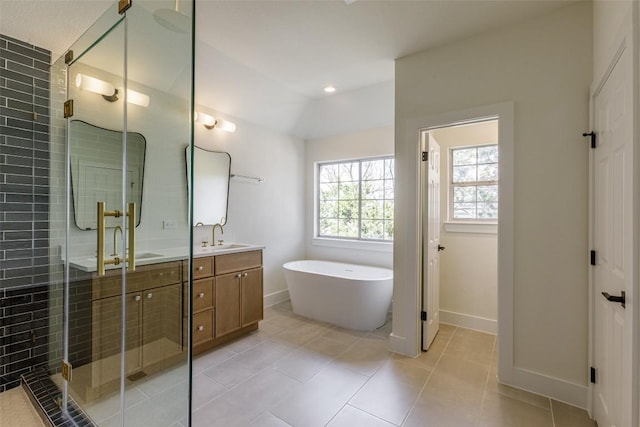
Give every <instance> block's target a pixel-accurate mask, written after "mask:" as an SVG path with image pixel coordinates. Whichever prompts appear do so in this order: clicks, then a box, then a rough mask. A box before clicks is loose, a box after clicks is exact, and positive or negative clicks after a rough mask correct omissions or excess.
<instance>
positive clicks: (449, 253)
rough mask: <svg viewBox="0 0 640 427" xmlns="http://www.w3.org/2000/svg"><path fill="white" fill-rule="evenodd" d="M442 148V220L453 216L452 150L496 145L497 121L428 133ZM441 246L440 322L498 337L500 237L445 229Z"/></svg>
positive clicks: (441, 237)
mask: <svg viewBox="0 0 640 427" xmlns="http://www.w3.org/2000/svg"><path fill="white" fill-rule="evenodd" d="M429 133H430V135H431V136H432V137H433V138H434V139H435V140H436V141H437V142H438V144H440V152H441V156H440V170H441V171H442V172H441V174H440V186H441V187H440V188H441V192H440V200H441V210H440V218H442V222H443V224H444V223H446V222H447V218H448V212H449V209H448V207H449V203H448V201H449V187H450V178H451V177H450V174H451V173H450V167H449V165H450V162H451V160H450V156H449V150H450V149H451V148H455V147H462V146H468V145H480V144H491V143H496V142H498V122H497V121H495V120H492V121H487V122H482V123H474V124H469V125H464V126H455V127H446V128H442V129H436V130H433V131H430V132H429ZM440 244H441V245H442V246H444V247H445V248H446V250H445V251H444V252H442V253H441V255H440V319H441V321H443V322H445V323H451V324H454V325H459V326H465V327H471V328H474V329H479V330H485V331H487V332H495V330H496V329H495V321H496V319H497V314H498V313H497V311H498V306H497V303H498V296H497V291H498V236H497V234H495V232H494V233H492V234H491V233H490V234H482V233H477V232H473V231H471V232H450V231H447V230H446V227H444V226H443V227H442V231H441V233H440Z"/></svg>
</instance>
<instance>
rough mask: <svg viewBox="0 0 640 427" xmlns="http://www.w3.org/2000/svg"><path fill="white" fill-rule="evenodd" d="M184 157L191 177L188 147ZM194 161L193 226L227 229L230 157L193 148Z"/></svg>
mask: <svg viewBox="0 0 640 427" xmlns="http://www.w3.org/2000/svg"><path fill="white" fill-rule="evenodd" d="M185 154H186V160H187V177H188V176H189V174H190V173H191V156H190V153H189V147H187V148H186V150H185ZM193 158H194V160H193V163H194V167H193V223H194V224H197V223H199V222H201V223H203V224H205V225H211V224H222V225H224V224H225V223H226V222H227V210H228V202H229V178H230V175H231V156H230V155H229V153H224V152H219V151H209V150H205V149H202V148H199V147H194V152H193ZM188 182H189V180H188V179H187V183H188ZM187 187H188V186H187Z"/></svg>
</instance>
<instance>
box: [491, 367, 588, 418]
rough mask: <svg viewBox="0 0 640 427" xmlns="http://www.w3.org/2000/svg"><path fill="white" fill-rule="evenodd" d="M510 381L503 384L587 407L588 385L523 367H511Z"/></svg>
mask: <svg viewBox="0 0 640 427" xmlns="http://www.w3.org/2000/svg"><path fill="white" fill-rule="evenodd" d="M511 374H512V375H511V381H509V382H503V381H501V379H500V378H499V380H500V382H502V383H503V384H506V385H509V386H512V387H515V388H519V389H522V390H526V391H529V392H531V393H536V394H540V395H542V396H546V397H549V398H551V399H555V400H558V401H560V402H564V403H567V404H569V405H572V406H577V407H578V408H582V409H585V408H586V407H587V393H588V387H587V386H586V385H580V384H576V383H572V382H569V381H565V380H561V379H559V378H554V377H550V376H547V375H544V374H540V373H538V372H533V371H529V370H527V369H523V368H515V367H514V368H513V370H512V371H511Z"/></svg>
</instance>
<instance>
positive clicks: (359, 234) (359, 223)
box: [358, 160, 362, 240]
mask: <svg viewBox="0 0 640 427" xmlns="http://www.w3.org/2000/svg"><path fill="white" fill-rule="evenodd" d="M358 240H362V160H359V161H358Z"/></svg>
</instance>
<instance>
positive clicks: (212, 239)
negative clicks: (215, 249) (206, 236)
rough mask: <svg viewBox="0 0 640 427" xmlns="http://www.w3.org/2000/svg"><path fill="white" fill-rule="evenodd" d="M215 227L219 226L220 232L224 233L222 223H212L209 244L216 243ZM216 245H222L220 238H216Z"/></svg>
mask: <svg viewBox="0 0 640 427" xmlns="http://www.w3.org/2000/svg"><path fill="white" fill-rule="evenodd" d="M216 227H220V233H222V234H224V229H223V228H222V224H220V223H217V224H213V228H212V229H211V246H215V245H216ZM218 245H222V240H218Z"/></svg>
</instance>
